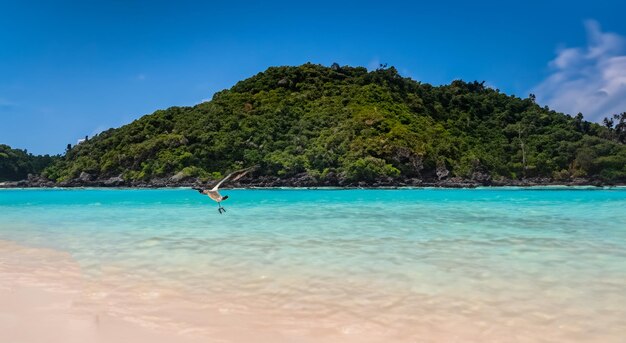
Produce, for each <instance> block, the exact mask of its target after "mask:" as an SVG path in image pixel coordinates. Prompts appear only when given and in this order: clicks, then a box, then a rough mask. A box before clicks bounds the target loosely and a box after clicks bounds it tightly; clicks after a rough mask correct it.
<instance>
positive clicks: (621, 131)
mask: <svg viewBox="0 0 626 343" xmlns="http://www.w3.org/2000/svg"><path fill="white" fill-rule="evenodd" d="M613 119H615V120H616V121H617V124H616V125H615V139H616V140H617V141H618V142H620V143H622V144H623V143H626V112H622V113H620V114H614V115H613Z"/></svg>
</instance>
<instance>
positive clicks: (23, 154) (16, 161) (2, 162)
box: [0, 144, 57, 181]
mask: <svg viewBox="0 0 626 343" xmlns="http://www.w3.org/2000/svg"><path fill="white" fill-rule="evenodd" d="M55 158H57V157H51V156H48V155H45V156H35V155H32V154H29V153H28V152H27V151H26V150H18V149H11V147H9V146H8V145H4V144H0V181H14V180H23V179H26V177H27V176H28V174H33V175H36V174H39V173H41V171H42V170H43V169H44V168H45V167H47V166H48V165H49V164H50V163H51V162H52V161H53V160H54V159H55Z"/></svg>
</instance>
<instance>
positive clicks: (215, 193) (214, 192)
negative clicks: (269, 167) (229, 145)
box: [193, 166, 257, 214]
mask: <svg viewBox="0 0 626 343" xmlns="http://www.w3.org/2000/svg"><path fill="white" fill-rule="evenodd" d="M256 168H257V166H253V167H249V168H246V169H241V170H237V171H234V172H232V173H230V174H228V175H226V177H224V178H223V179H221V180H220V181H219V182H218V183H217V184H216V185H215V186H214V187H213V188H211V189H203V188H198V187H194V188H193V189H195V190H197V191H198V192H200V193H202V194H206V195H208V196H209V198H211V199H212V200H213V201H215V202H217V206H218V208H217V211H218V212H219V213H220V214H222V213H224V212H226V209H225V208H224V207H222V201H224V200H226V199H228V195H224V196H222V195H221V194H220V192H219V188H220V186H221V185H222V184H223V183H224V182H226V181H228V180H231V178H232V181H237V180H239V179H241V178H242V177H244V175H246V174H248V173H249V172H250V171H252V170H254V169H256Z"/></svg>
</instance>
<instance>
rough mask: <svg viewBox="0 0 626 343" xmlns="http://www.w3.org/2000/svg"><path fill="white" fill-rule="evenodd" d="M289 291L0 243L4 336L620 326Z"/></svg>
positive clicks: (355, 333) (553, 338)
mask: <svg viewBox="0 0 626 343" xmlns="http://www.w3.org/2000/svg"><path fill="white" fill-rule="evenodd" d="M346 287H347V286H346V285H337V288H344V290H343V291H344V292H346V293H345V294H350V293H354V294H355V295H358V294H359V293H360V292H362V291H363V290H364V287H371V285H370V286H366V285H363V284H361V285H359V284H352V288H351V289H348V288H346ZM381 296H384V294H383V293H381ZM289 297H290V296H289V294H288V290H284V292H283V294H282V295H281V294H280V292H278V293H277V294H276V296H275V303H274V304H271V303H265V302H261V303H258V301H257V300H258V299H255V297H243V298H239V299H238V298H237V296H236V295H235V294H231V293H229V292H228V291H227V290H225V291H224V292H223V293H222V294H215V295H214V296H210V297H208V296H206V295H204V296H199V295H193V294H187V293H185V292H182V291H177V290H175V288H167V287H164V286H163V285H157V284H153V283H150V282H148V283H142V282H137V280H132V279H126V278H124V277H122V276H120V275H118V273H116V268H113V267H111V268H110V270H107V271H102V272H101V273H100V275H99V276H98V277H97V278H93V277H92V276H91V277H86V274H85V273H84V271H83V270H81V268H80V266H79V265H78V263H77V262H76V261H74V260H73V259H72V257H71V256H70V254H68V253H65V252H60V251H55V250H50V249H39V248H29V247H25V246H21V245H18V244H15V243H12V242H8V241H0V341H1V342H20V343H31V342H32V343H35V342H48V343H55V342H59V343H73V342H77V343H78V342H80V343H88V342H98V343H102V342H156V343H161V342H163V343H165V342H182V343H196V342H563V341H568V342H618V341H619V340H618V339H619V338H618V337H619V336H618V335H616V332H615V329H616V328H618V327H619V325H621V324H620V323H621V322H622V320H621V319H619V318H613V321H614V322H611V321H608V322H606V321H605V322H604V323H603V324H602V327H600V326H598V325H595V324H591V325H590V326H581V325H577V324H576V323H577V322H576V321H568V320H567V317H564V318H559V316H558V313H555V312H554V310H553V309H552V310H546V311H543V312H542V311H528V312H527V313H526V314H522V315H519V314H517V313H515V312H511V311H510V310H508V309H507V308H508V307H509V306H507V305H506V302H508V301H507V300H504V301H502V300H497V299H496V298H494V299H493V303H492V304H491V305H493V304H494V303H495V304H498V303H501V304H502V305H501V306H497V305H496V306H486V305H489V304H488V303H480V302H477V301H470V300H464V299H444V298H433V297H424V298H423V299H415V298H412V299H409V298H405V299H404V301H402V298H401V297H400V298H397V297H394V296H391V295H390V296H389V299H388V300H385V299H368V298H358V297H357V301H356V302H355V303H353V305H351V306H350V308H346V307H345V306H339V305H337V304H333V303H328V302H316V301H315V295H314V294H313V293H311V298H310V299H307V298H306V297H301V298H299V299H288V298H289ZM259 298H261V297H259ZM398 299H400V301H398ZM342 301H345V299H338V300H337V302H338V303H339V302H342ZM381 304H386V305H384V306H381ZM516 306H518V307H522V306H523V305H519V304H518V305H516ZM494 309H495V310H494ZM496 310H497V311H496ZM494 311H496V312H495V313H494ZM580 316H584V314H583V313H579V316H578V317H580ZM578 319H581V318H578ZM594 326H595V328H596V329H597V330H595V331H594ZM546 329H548V330H546Z"/></svg>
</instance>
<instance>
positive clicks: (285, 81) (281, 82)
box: [277, 77, 289, 86]
mask: <svg viewBox="0 0 626 343" xmlns="http://www.w3.org/2000/svg"><path fill="white" fill-rule="evenodd" d="M277 84H278V85H279V86H289V80H288V79H287V78H286V77H285V78H282V79H280V80H279V81H278V83H277Z"/></svg>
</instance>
